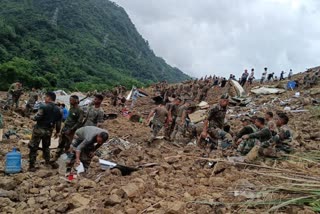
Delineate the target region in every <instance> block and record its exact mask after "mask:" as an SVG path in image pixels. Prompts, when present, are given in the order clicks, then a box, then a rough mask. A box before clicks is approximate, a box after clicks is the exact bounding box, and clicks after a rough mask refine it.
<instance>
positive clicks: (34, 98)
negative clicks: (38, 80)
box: [25, 87, 39, 116]
mask: <svg viewBox="0 0 320 214" xmlns="http://www.w3.org/2000/svg"><path fill="white" fill-rule="evenodd" d="M38 99H39V96H38V93H37V90H36V88H34V87H33V88H32V89H31V92H30V93H29V99H28V102H27V104H26V109H25V114H26V116H29V115H30V114H31V113H32V111H33V108H34V105H35V104H36V102H37V101H38Z"/></svg>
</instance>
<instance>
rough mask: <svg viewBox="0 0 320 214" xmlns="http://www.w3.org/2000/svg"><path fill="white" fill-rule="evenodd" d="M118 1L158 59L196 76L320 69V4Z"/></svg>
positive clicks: (309, 0) (301, 0) (297, 0)
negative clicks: (162, 59) (246, 70)
mask: <svg viewBox="0 0 320 214" xmlns="http://www.w3.org/2000/svg"><path fill="white" fill-rule="evenodd" d="M114 1H115V2H116V3H117V4H118V5H120V6H122V7H123V8H124V9H125V10H126V11H127V13H128V14H129V16H130V18H131V20H132V22H133V23H134V24H135V26H136V28H137V29H138V31H139V32H140V34H141V35H142V36H143V37H144V38H145V39H146V40H148V41H149V44H150V46H151V48H152V49H153V50H154V52H155V53H156V55H158V56H160V57H163V58H164V59H165V60H166V61H167V62H168V63H169V64H170V65H172V66H176V67H178V68H180V69H181V70H182V71H184V72H185V73H187V74H189V75H192V76H194V77H200V76H204V75H210V74H217V75H223V76H228V75H229V74H230V73H233V74H236V75H237V76H239V75H241V73H242V72H243V70H244V69H251V68H252V67H253V68H255V70H256V77H258V78H260V76H261V73H262V70H263V68H264V67H268V68H269V71H270V72H275V74H276V75H277V76H279V73H280V72H281V70H285V71H288V70H289V69H290V68H292V69H293V71H294V73H296V72H300V71H304V70H305V69H306V68H309V67H313V66H318V65H320V21H319V20H320V0H114ZM287 73H288V72H287Z"/></svg>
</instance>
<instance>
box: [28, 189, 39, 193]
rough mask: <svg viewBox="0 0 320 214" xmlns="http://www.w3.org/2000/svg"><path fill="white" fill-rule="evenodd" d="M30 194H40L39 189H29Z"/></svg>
mask: <svg viewBox="0 0 320 214" xmlns="http://www.w3.org/2000/svg"><path fill="white" fill-rule="evenodd" d="M29 193H31V194H39V193H40V190H39V189H38V188H31V189H29Z"/></svg>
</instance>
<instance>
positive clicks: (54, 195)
mask: <svg viewBox="0 0 320 214" xmlns="http://www.w3.org/2000/svg"><path fill="white" fill-rule="evenodd" d="M49 195H50V197H51V198H54V197H56V196H57V192H56V191H54V190H50V193H49Z"/></svg>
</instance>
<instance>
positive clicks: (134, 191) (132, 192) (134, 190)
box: [122, 183, 139, 198]
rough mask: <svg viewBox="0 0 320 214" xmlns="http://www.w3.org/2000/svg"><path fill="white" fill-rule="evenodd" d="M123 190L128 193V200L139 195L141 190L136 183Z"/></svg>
mask: <svg viewBox="0 0 320 214" xmlns="http://www.w3.org/2000/svg"><path fill="white" fill-rule="evenodd" d="M122 190H123V191H124V192H125V193H126V195H127V196H128V198H134V197H136V196H138V195H139V188H138V186H137V185H136V184H134V183H130V184H128V185H126V186H124V187H122Z"/></svg>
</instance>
